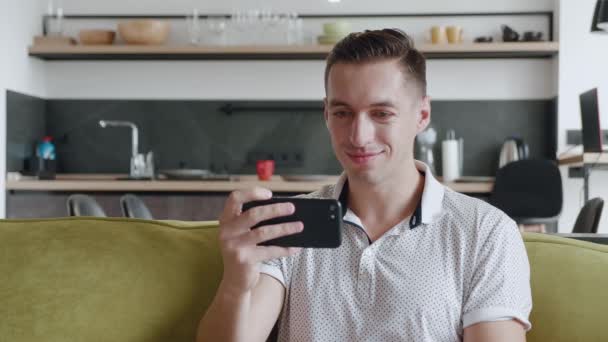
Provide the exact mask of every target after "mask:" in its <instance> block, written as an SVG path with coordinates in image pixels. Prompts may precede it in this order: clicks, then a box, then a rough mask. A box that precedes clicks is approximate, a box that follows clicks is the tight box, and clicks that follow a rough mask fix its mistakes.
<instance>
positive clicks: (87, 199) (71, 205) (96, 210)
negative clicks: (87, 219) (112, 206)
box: [67, 194, 107, 217]
mask: <svg viewBox="0 0 608 342" xmlns="http://www.w3.org/2000/svg"><path fill="white" fill-rule="evenodd" d="M67 209H68V216H96V217H106V216H107V215H106V213H105V211H104V210H103V208H102V207H101V206H100V205H99V203H97V201H96V200H95V199H94V198H93V197H91V196H88V195H82V194H74V195H70V196H69V197H68V199H67Z"/></svg>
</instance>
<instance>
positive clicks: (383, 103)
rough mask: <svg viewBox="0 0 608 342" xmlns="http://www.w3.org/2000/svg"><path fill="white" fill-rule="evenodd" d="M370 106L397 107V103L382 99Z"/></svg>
mask: <svg viewBox="0 0 608 342" xmlns="http://www.w3.org/2000/svg"><path fill="white" fill-rule="evenodd" d="M370 107H393V108H394V107H395V104H394V103H393V102H391V101H380V102H375V103H372V104H371V106H370Z"/></svg>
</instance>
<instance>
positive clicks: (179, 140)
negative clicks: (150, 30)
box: [7, 93, 556, 175]
mask: <svg viewBox="0 0 608 342" xmlns="http://www.w3.org/2000/svg"><path fill="white" fill-rule="evenodd" d="M9 95H10V96H9V98H13V97H15V98H16V97H19V96H20V95H18V94H15V93H11V94H9ZM40 101H42V100H38V101H25V103H22V102H23V101H22V100H10V99H9V104H12V106H9V111H8V116H9V121H8V129H9V131H10V132H13V130H15V132H16V131H17V130H23V129H24V127H32V130H31V131H30V132H31V134H29V136H27V138H26V137H23V138H16V134H9V144H8V149H9V151H8V154H7V155H8V156H9V159H11V160H12V161H11V162H10V163H9V164H8V165H9V171H16V170H19V169H20V167H19V160H18V158H21V157H24V155H23V154H24V147H23V146H30V145H33V142H32V141H31V140H32V139H33V138H34V137H38V136H42V135H43V134H49V135H53V136H54V137H55V139H56V144H57V155H58V160H59V166H58V167H59V171H60V172H69V173H79V172H82V173H115V172H120V173H127V172H128V170H129V158H130V153H131V152H130V151H131V150H130V146H131V132H130V129H127V128H101V127H99V125H98V121H99V120H100V119H105V120H127V121H132V122H134V123H135V124H137V126H138V127H139V129H140V152H147V151H149V150H153V151H154V153H155V158H156V166H157V168H158V169H166V168H178V167H180V166H182V167H187V168H206V169H207V168H209V169H212V170H214V171H216V172H224V171H225V172H229V173H255V165H254V164H253V163H252V161H253V160H255V159H256V158H261V157H265V156H266V155H268V154H271V153H272V154H273V156H274V157H275V158H277V159H278V160H279V161H277V173H284V174H287V173H312V174H317V173H323V174H326V173H327V174H337V173H339V172H340V170H341V168H340V165H339V163H338V162H337V161H336V160H335V157H334V155H333V152H332V147H331V143H330V139H329V135H328V133H327V128H326V127H325V123H324V121H323V115H322V110H321V102H318V101H177V100H46V101H42V103H44V106H41V105H40V103H41V102H40ZM554 101H555V100H517V101H434V102H433V104H432V108H433V111H432V124H433V126H434V127H435V128H436V129H437V132H438V138H439V139H438V140H439V141H440V140H442V139H443V137H444V136H445V134H446V131H447V130H448V129H450V128H451V129H454V130H455V131H456V134H457V136H458V137H463V138H464V151H465V162H464V173H465V174H466V175H493V174H494V173H495V170H496V166H497V163H498V153H499V149H500V146H501V144H502V141H503V140H504V139H505V138H506V137H508V136H512V135H517V136H521V137H523V138H524V139H526V140H527V141H528V143H529V144H530V149H531V155H532V156H533V157H548V158H553V157H554V155H555V147H556V140H555V136H556V134H555V131H556V127H555V122H556V121H555V118H556V113H555V105H554V103H555V102H554ZM227 105H229V106H232V107H233V108H234V110H233V111H227V110H226V108H228V107H227ZM17 107H27V108H25V109H24V108H17ZM41 107H42V108H41ZM256 108H257V109H256ZM243 109H244V110H243ZM24 112H25V113H30V114H28V115H23V114H22V113H24ZM34 112H37V114H36V115H33V114H31V113H34ZM34 118H37V119H36V120H35V119H34ZM42 126H43V127H45V130H46V132H43V131H42V130H41V129H40V127H42ZM11 139H12V141H13V143H12V144H11V143H10V141H11ZM17 140H21V141H22V142H20V143H17V142H16V141H17ZM26 140H27V141H28V142H27V143H24V141H26ZM439 146H440V143H438V144H437V145H436V148H435V158H436V163H437V165H436V166H437V168H438V170H437V172H438V173H441V154H440V152H441V151H440V149H439ZM28 148H29V147H28ZM26 149H27V148H26Z"/></svg>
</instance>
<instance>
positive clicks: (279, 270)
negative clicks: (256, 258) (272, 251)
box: [260, 258, 289, 288]
mask: <svg viewBox="0 0 608 342" xmlns="http://www.w3.org/2000/svg"><path fill="white" fill-rule="evenodd" d="M287 265H288V258H279V259H273V260H268V261H264V262H262V263H260V273H263V274H266V275H269V276H271V277H273V278H275V279H276V280H278V281H279V282H280V283H281V284H283V287H285V288H287V287H288V285H287V284H288V283H289V282H288V280H289V272H288V268H287Z"/></svg>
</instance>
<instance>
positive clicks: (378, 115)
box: [375, 111, 391, 118]
mask: <svg viewBox="0 0 608 342" xmlns="http://www.w3.org/2000/svg"><path fill="white" fill-rule="evenodd" d="M375 115H376V116H377V117H379V118H387V117H389V116H391V113H389V112H382V111H381V112H376V113H375Z"/></svg>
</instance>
